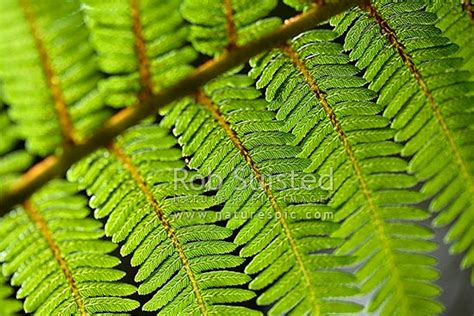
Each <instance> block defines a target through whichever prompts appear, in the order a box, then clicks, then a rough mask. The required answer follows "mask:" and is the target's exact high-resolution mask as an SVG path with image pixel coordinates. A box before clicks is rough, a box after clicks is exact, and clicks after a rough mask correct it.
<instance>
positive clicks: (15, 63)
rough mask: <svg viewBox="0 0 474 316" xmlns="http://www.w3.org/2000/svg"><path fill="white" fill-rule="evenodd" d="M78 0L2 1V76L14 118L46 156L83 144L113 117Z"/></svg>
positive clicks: (34, 148)
mask: <svg viewBox="0 0 474 316" xmlns="http://www.w3.org/2000/svg"><path fill="white" fill-rule="evenodd" d="M82 24H83V17H82V14H81V11H80V10H79V2H78V1H75V0H73V1H56V0H54V1H30V0H21V1H17V0H5V1H2V2H1V3H0V28H1V30H2V31H1V32H0V43H1V44H0V78H1V79H2V81H3V83H4V84H3V90H4V98H5V101H6V102H7V103H8V104H9V105H10V109H9V116H10V117H11V118H12V119H13V121H14V122H15V123H17V124H18V126H17V129H18V131H19V133H20V134H21V135H22V138H24V139H26V147H27V149H28V150H29V151H30V152H31V153H34V154H39V155H41V156H44V155H47V154H50V153H53V152H55V151H56V150H57V148H59V147H61V145H63V144H69V145H70V144H74V143H77V142H80V141H81V140H83V139H84V138H86V137H87V136H89V135H90V134H91V132H92V131H94V130H95V129H96V128H97V127H98V126H99V125H100V124H101V123H102V122H103V121H104V120H105V118H107V117H108V116H109V114H108V111H106V110H104V109H103V102H102V98H101V95H100V94H99V92H98V91H97V89H96V85H97V82H98V80H99V78H100V74H99V72H98V68H97V65H96V62H95V59H94V52H93V50H92V47H91V46H90V45H89V42H88V36H89V33H88V32H87V29H86V28H84V27H82Z"/></svg>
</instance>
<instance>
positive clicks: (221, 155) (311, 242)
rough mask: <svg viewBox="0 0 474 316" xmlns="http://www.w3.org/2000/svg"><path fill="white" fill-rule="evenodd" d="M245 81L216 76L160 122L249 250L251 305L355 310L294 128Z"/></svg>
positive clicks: (299, 310)
mask: <svg viewBox="0 0 474 316" xmlns="http://www.w3.org/2000/svg"><path fill="white" fill-rule="evenodd" d="M252 83H253V81H252V80H251V79H250V78H248V77H246V76H231V77H222V78H219V79H216V80H214V81H212V82H210V83H209V84H208V85H206V86H205V87H204V89H203V91H201V92H200V93H199V94H198V95H197V97H196V99H195V100H193V99H185V100H182V101H181V102H180V103H179V104H176V105H175V106H174V107H172V108H171V110H170V111H169V113H167V115H166V116H165V118H164V120H163V121H162V124H164V125H166V126H172V125H173V126H174V129H173V131H174V133H175V134H176V135H177V136H178V137H179V138H178V139H179V142H180V143H181V144H182V145H183V150H184V154H185V155H186V156H190V157H191V158H190V161H189V163H188V165H189V166H190V167H191V168H193V169H197V170H198V172H199V173H200V174H201V175H202V176H203V177H205V178H206V179H209V180H208V182H207V183H206V188H207V190H217V197H218V198H219V199H220V200H223V201H225V204H224V206H223V209H222V211H221V212H222V213H223V214H224V216H226V217H227V216H229V217H230V219H229V221H228V223H227V227H229V228H231V229H233V230H236V237H235V239H234V241H235V243H237V244H238V245H241V247H242V248H241V249H240V256H241V257H244V258H246V257H249V258H251V260H250V262H249V263H248V265H247V266H246V268H245V272H246V273H247V274H249V275H252V277H253V280H252V282H251V283H250V285H249V287H250V289H253V290H257V291H259V292H260V295H259V297H258V298H257V304H258V305H263V306H265V305H269V306H271V308H270V309H269V311H268V314H269V315H281V314H286V313H290V314H294V315H302V314H306V313H312V314H314V315H322V314H326V313H328V312H356V311H358V310H360V307H359V306H358V305H356V304H353V303H350V302H347V301H345V300H344V299H343V298H344V297H347V296H352V295H354V294H355V293H357V290H356V288H354V287H353V281H354V278H353V276H352V275H350V274H348V273H344V272H342V271H339V270H337V268H339V267H341V266H344V265H348V264H349V263H351V262H352V258H350V257H346V256H336V255H333V254H331V251H332V250H333V249H334V248H336V247H337V246H339V245H340V244H341V242H342V240H341V239H339V238H331V237H329V236H328V235H329V234H330V233H332V232H334V231H335V229H336V228H337V225H336V224H335V223H334V222H332V209H331V208H330V207H328V206H326V205H324V204H322V203H321V202H322V201H324V199H325V197H326V194H327V193H326V192H325V191H324V190H323V189H321V188H320V183H321V182H320V181H321V179H320V178H319V177H317V176H316V175H314V174H307V173H305V172H304V171H303V170H304V169H306V168H307V167H308V165H309V163H310V161H309V160H308V159H302V158H297V157H296V156H297V155H298V154H299V153H300V148H298V147H296V146H293V145H291V144H290V142H291V141H292V140H293V139H294V136H293V135H291V134H289V133H286V132H283V131H281V130H280V128H281V126H282V124H281V122H278V121H276V120H275V119H274V113H272V112H270V111H267V110H266V105H267V103H266V102H265V100H262V99H261V98H260V93H259V92H258V91H257V90H256V89H255V88H253V87H252ZM329 279H330V284H328V280H329Z"/></svg>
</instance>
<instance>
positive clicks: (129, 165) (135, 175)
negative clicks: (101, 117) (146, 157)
mask: <svg viewBox="0 0 474 316" xmlns="http://www.w3.org/2000/svg"><path fill="white" fill-rule="evenodd" d="M108 149H109V151H110V152H111V153H113V154H114V155H115V156H116V157H117V159H118V160H119V161H120V162H121V163H122V164H123V165H124V167H125V168H126V169H127V170H128V172H130V175H131V176H132V179H133V180H134V181H135V183H136V184H137V186H138V187H139V188H140V191H142V193H143V194H144V195H145V197H146V200H147V201H148V203H150V205H151V206H152V208H153V210H154V211H155V214H156V216H157V217H158V219H159V220H160V222H161V225H163V228H164V230H165V231H166V233H167V235H168V237H169V238H170V240H171V243H172V244H173V246H174V248H175V249H176V252H177V253H178V256H179V259H180V260H181V262H182V264H183V267H184V269H185V271H186V274H187V276H188V278H189V281H190V282H191V286H192V289H193V292H194V295H195V296H196V301H197V304H198V307H199V310H200V311H201V314H202V315H208V312H207V309H206V305H205V303H204V298H203V296H202V293H201V290H200V289H199V286H198V284H197V280H196V276H195V275H194V272H193V270H192V269H191V265H190V264H189V260H188V258H187V257H186V254H185V253H184V250H183V246H182V244H181V242H180V241H179V239H178V237H177V236H176V232H175V230H174V229H173V228H172V227H171V224H170V222H169V219H168V217H167V216H166V215H165V213H164V212H163V210H162V208H161V206H160V205H159V203H158V201H157V200H156V199H155V197H154V196H153V193H152V192H151V190H150V188H149V187H148V185H147V184H146V182H145V180H144V179H143V176H142V175H141V174H140V171H139V170H138V169H137V167H135V165H134V164H133V162H132V160H131V159H130V157H128V156H127V154H126V153H125V152H124V151H123V150H122V149H121V148H120V147H118V145H116V144H111V145H110V146H109V147H108Z"/></svg>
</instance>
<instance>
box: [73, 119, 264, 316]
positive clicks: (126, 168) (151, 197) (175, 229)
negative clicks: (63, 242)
mask: <svg viewBox="0 0 474 316" xmlns="http://www.w3.org/2000/svg"><path fill="white" fill-rule="evenodd" d="M167 133H168V131H167V130H166V129H164V128H162V127H160V126H158V125H153V124H144V125H140V126H137V127H135V128H133V129H130V130H129V131H128V132H126V133H125V134H124V135H123V136H122V137H120V138H119V139H118V140H117V141H116V142H114V144H113V145H111V146H109V148H108V150H100V151H98V152H96V153H95V154H93V155H92V156H90V157H89V158H88V159H85V160H83V161H82V162H80V163H79V164H77V165H76V166H75V167H74V168H73V169H71V171H70V172H69V179H70V180H77V181H78V182H79V183H80V185H81V187H83V188H84V189H86V191H87V192H88V194H89V195H91V196H92V198H91V206H92V207H94V208H95V209H96V211H95V216H96V217H97V218H102V217H105V216H107V217H108V219H107V224H106V226H105V231H106V234H107V235H108V236H112V240H113V241H114V242H121V243H123V245H122V247H121V254H122V255H124V256H126V255H132V257H131V264H132V266H137V267H138V272H137V274H136V275H135V281H136V282H139V283H140V286H139V287H138V293H139V294H142V295H146V294H151V293H152V294H153V297H152V298H151V299H150V300H149V301H148V302H147V303H146V304H144V305H143V307H142V308H143V310H145V311H158V314H159V315H176V314H177V313H184V314H196V313H200V314H204V315H206V314H224V315H238V314H242V313H245V314H249V315H251V314H258V312H256V311H252V310H250V309H248V308H245V307H241V306H238V305H235V303H237V302H243V301H247V300H249V299H251V298H252V297H253V296H254V295H255V294H254V293H253V292H252V291H249V290H246V289H243V288H241V285H242V284H246V283H247V282H248V281H249V280H250V278H249V277H248V276H247V275H245V274H243V273H240V272H235V271H232V268H234V267H237V266H239V265H241V264H242V262H243V259H242V258H240V257H238V256H235V255H233V254H231V252H233V251H234V250H235V248H236V245H235V244H234V243H231V242H228V241H226V240H225V239H227V238H228V237H230V236H231V234H232V231H231V230H230V229H228V228H225V227H222V226H219V225H217V224H216V222H218V221H220V220H221V218H220V216H219V212H216V211H214V210H212V209H211V208H212V207H213V206H214V205H215V204H216V203H217V201H218V200H217V199H216V197H214V196H205V195H202V194H201V193H202V192H201V191H202V188H200V187H196V185H193V183H192V182H191V181H190V180H192V176H193V174H192V173H191V174H188V175H187V177H188V178H187V179H182V178H181V175H180V173H183V177H186V171H185V170H183V167H184V162H183V161H182V160H180V158H181V151H180V150H179V149H177V148H174V145H175V139H174V137H173V136H171V135H167Z"/></svg>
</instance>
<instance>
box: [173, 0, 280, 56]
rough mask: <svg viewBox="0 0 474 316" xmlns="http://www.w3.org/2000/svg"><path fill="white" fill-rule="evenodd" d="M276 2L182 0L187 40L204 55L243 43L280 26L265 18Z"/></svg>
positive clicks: (267, 0)
mask: <svg viewBox="0 0 474 316" xmlns="http://www.w3.org/2000/svg"><path fill="white" fill-rule="evenodd" d="M276 5H277V0H259V1H253V0H206V1H203V0H185V1H184V2H183V5H182V7H181V12H182V14H183V16H184V18H185V19H186V20H188V21H189V22H190V23H192V26H191V34H190V41H191V42H192V43H193V46H194V48H195V49H196V50H197V51H199V52H201V53H203V54H207V55H220V54H222V53H223V52H224V51H225V50H226V49H231V48H233V47H235V46H238V45H243V44H246V43H248V42H250V41H252V40H254V39H255V38H257V37H258V36H261V35H262V34H265V33H267V32H269V31H271V30H273V29H275V28H276V27H278V26H279V25H280V24H281V19H280V18H277V17H270V18H266V16H267V15H268V14H269V13H270V12H271V11H272V10H273V9H274V8H275V7H276Z"/></svg>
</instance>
